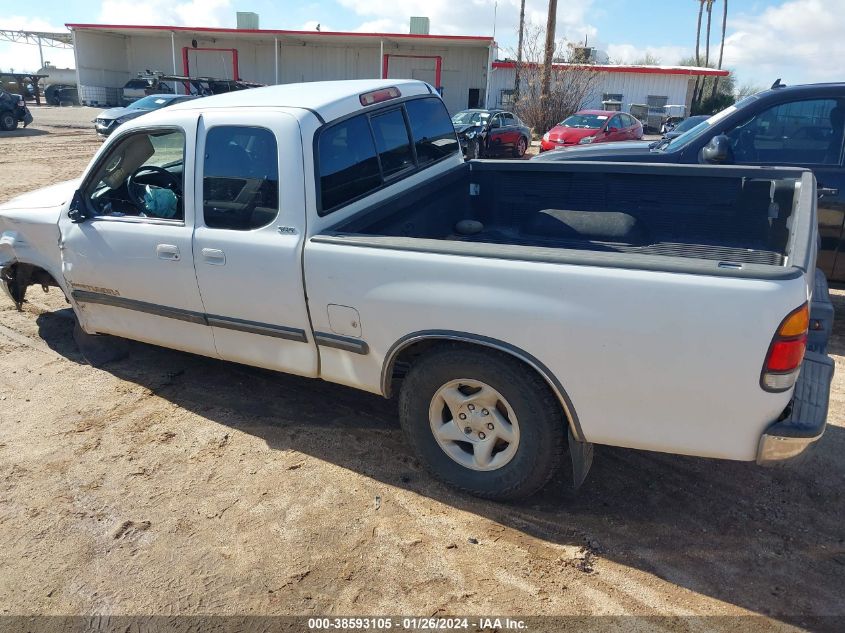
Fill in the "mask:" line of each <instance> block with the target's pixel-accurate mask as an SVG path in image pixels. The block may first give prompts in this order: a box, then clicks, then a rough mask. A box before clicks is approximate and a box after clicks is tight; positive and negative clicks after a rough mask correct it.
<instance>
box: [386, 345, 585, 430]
mask: <svg viewBox="0 0 845 633" xmlns="http://www.w3.org/2000/svg"><path fill="white" fill-rule="evenodd" d="M446 346H451V347H456V346H458V347H465V348H467V349H481V350H484V351H486V352H489V353H493V354H504V355H506V356H510V357H511V358H515V359H516V360H518V361H519V362H520V363H521V364H523V365H525V366H526V367H528V368H529V369H530V370H531V371H533V372H534V373H536V374H537V375H539V376H540V377H541V378H542V379H543V381H544V382H545V383H546V384H547V385H548V387H549V389H551V390H552V393H553V394H554V395H555V397H556V398H557V399H558V401H559V403H560V406H561V412H562V413H563V415H564V418H565V419H566V421H567V424H568V426H569V429H570V430H571V431H572V434H573V435H574V436H575V439H577V440H583V437H584V436H583V433H582V432H581V425H580V424H579V422H578V417H577V415H576V414H575V409H574V407H573V406H572V401H571V400H570V399H569V396H568V395H567V393H566V391H564V389H563V387H562V386H561V385H560V383H559V382H558V381H557V379H556V378H555V377H554V375H553V374H552V373H551V372H550V371H549V370H548V369H547V368H546V367H545V366H544V365H543V364H542V363H540V361H538V360H537V359H536V358H534V357H533V356H531V355H530V354H528V353H526V352H523V351H522V350H520V349H518V348H515V347H513V346H511V345H508V344H507V343H504V342H501V341H495V340H494V339H488V338H486V337H474V336H472V335H459V334H457V333H455V334H452V333H449V334H448V335H443V336H436V335H433V336H430V337H422V338H419V339H416V340H415V339H414V337H411V340H410V341H408V342H407V344H405V345H404V346H403V345H402V343H401V341H400V343H398V344H397V345H396V346H394V347H395V348H396V351H392V352H389V353H388V356H387V358H386V360H385V366H384V371H383V374H382V392H383V393H384V396H385V397H386V398H390V397H391V396H392V395H393V394H394V393H396V392H398V391H399V389H400V387H401V384H402V380H403V379H404V377H405V375H406V374H407V373H408V370H409V369H410V368H411V365H413V364H414V362H415V361H416V360H417V359H418V358H420V357H422V356H424V355H425V354H428V353H430V352H431V351H433V350H435V349H439V348H441V347H446Z"/></svg>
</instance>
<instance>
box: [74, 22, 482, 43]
mask: <svg viewBox="0 0 845 633" xmlns="http://www.w3.org/2000/svg"><path fill="white" fill-rule="evenodd" d="M65 26H66V27H67V28H69V29H90V30H100V31H108V30H115V29H133V30H151V31H190V32H193V33H232V34H235V33H253V34H257V35H261V34H266V35H317V36H319V37H332V36H345V37H384V38H391V39H396V38H403V39H423V40H426V39H428V40H478V41H483V42H492V41H493V38H492V37H484V36H481V35H417V34H415V33H357V32H350V31H286V30H279V29H224V28H216V27H208V26H160V25H155V26H143V25H139V24H65Z"/></svg>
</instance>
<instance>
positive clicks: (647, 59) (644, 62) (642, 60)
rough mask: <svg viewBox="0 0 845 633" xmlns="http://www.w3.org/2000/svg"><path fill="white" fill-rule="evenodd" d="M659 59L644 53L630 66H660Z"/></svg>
mask: <svg viewBox="0 0 845 633" xmlns="http://www.w3.org/2000/svg"><path fill="white" fill-rule="evenodd" d="M660 64H661V61H660V58H659V57H657V56H656V55H652V54H651V53H646V54H645V55H643V56H642V57H638V58H637V59H635V60H634V61H632V62H631V65H632V66H660Z"/></svg>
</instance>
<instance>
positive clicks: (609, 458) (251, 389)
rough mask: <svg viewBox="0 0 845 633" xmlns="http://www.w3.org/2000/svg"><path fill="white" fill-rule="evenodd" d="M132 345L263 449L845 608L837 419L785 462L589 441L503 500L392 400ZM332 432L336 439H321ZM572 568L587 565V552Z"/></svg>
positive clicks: (157, 389) (69, 349)
mask: <svg viewBox="0 0 845 633" xmlns="http://www.w3.org/2000/svg"><path fill="white" fill-rule="evenodd" d="M840 307H842V308H845V305H843V306H840ZM68 316H69V315H68V311H59V312H54V313H45V314H42V315H41V316H39V317H38V326H39V331H40V334H41V336H42V338H43V340H44V341H45V342H46V343H47V344H48V345H49V346H50V347H51V348H52V349H53V350H55V351H57V352H58V353H60V354H62V355H63V356H65V357H66V358H68V359H70V360H72V361H74V362H77V363H84V362H85V361H84V359H83V358H82V356H81V354H80V353H79V351H78V349H77V348H76V345H75V343H74V341H73V338H72V334H71V331H72V324H73V317H72V315H70V318H68ZM843 331H845V328H838V331H837V332H835V335H834V338H833V340H832V342H831V343H832V348H833V349H832V350H831V351H832V352H833V353H836V354H845V337H843ZM130 350H131V352H130V357H129V358H128V359H124V360H122V361H117V362H113V363H110V364H108V365H106V366H105V367H104V368H103V369H104V370H105V371H108V372H110V373H111V374H113V375H115V376H117V377H119V378H120V379H122V380H126V381H130V382H132V383H135V384H138V385H143V386H144V387H146V388H148V389H149V390H151V391H152V392H154V393H155V394H156V395H158V396H159V397H162V398H165V399H167V400H169V401H170V402H172V403H173V404H175V405H178V406H179V407H181V408H183V409H186V410H188V411H191V412H194V413H196V414H198V415H200V416H203V417H205V418H207V419H210V420H213V421H214V422H216V423H219V424H223V425H226V426H229V427H231V428H233V429H237V430H239V431H242V432H244V433H249V434H251V435H254V436H257V437H259V438H261V439H263V440H264V441H265V442H266V443H267V445H268V446H269V447H270V448H272V449H279V450H280V449H284V450H295V451H298V452H301V453H303V454H306V455H309V456H313V457H315V458H318V459H320V460H325V461H327V462H330V463H333V464H336V465H338V466H341V467H343V468H346V469H349V470H351V471H354V472H356V473H360V474H362V475H365V476H367V477H371V478H373V479H374V480H377V481H380V482H383V483H386V484H389V485H391V486H397V487H402V488H405V489H408V490H411V491H413V492H415V493H418V494H420V495H425V496H427V497H430V498H432V499H436V500H437V501H439V502H442V503H444V504H448V505H450V506H453V507H456V508H460V509H461V510H464V511H469V512H472V513H475V514H477V515H479V516H482V517H485V518H487V519H489V520H491V521H494V522H496V523H499V524H501V525H504V526H507V527H510V528H513V529H515V530H518V531H520V532H523V533H524V534H527V535H530V536H531V537H534V538H536V539H540V540H543V541H547V542H551V543H557V544H567V545H573V546H576V547H579V548H582V552H583V554H584V557H585V558H584V560H586V561H588V562H589V560H592V559H594V558H599V559H600V558H606V559H608V560H611V561H615V562H616V563H619V564H622V565H625V566H630V567H635V568H637V569H639V570H642V571H644V572H647V573H649V574H654V575H656V576H658V577H660V578H662V579H664V580H666V581H668V582H671V583H673V584H676V585H678V586H681V587H685V588H687V589H689V590H691V591H694V592H697V593H700V594H704V595H706V596H710V597H712V598H716V599H719V600H722V601H724V602H726V603H729V604H733V605H736V606H738V607H741V608H743V609H748V610H750V611H752V612H756V613H760V614H765V615H769V616H772V617H776V618H778V619H781V620H783V621H785V622H788V623H791V624H795V625H799V626H806V627H809V628H811V629H817V630H820V629H829V630H834V629H835V626H834V624H836V622H834V621H833V620H824V619H822V620H818V619H814V617H815V616H820V615H828V614H842V612H843V601H842V593H841V591H842V589H841V588H842V587H843V586H845V528H843V526H845V503H843V493H842V482H843V481H845V477H844V476H845V460H843V459H842V455H843V454H845V432H843V429H842V428H841V427H836V426H831V427H829V428H828V431H827V434H826V436H825V437H824V439H823V441H821V442H820V444H819V445H818V446H817V447H816V450H815V451H814V452H813V454H811V455H810V456H809V458H808V459H806V460H805V461H804V462H803V463H801V464H800V465H798V466H795V467H792V468H789V469H780V468H773V469H764V468H759V467H756V466H755V465H753V464H745V463H735V462H724V461H715V460H707V459H698V458H690V457H681V456H673V455H663V454H657V453H647V452H643V451H634V450H623V449H615V448H609V447H597V450H596V458H595V463H594V466H593V469H592V472H591V474H590V476H589V478H588V479H587V482H586V484H585V485H584V487H583V488H582V489H581V490H580V491H578V492H577V493H576V492H573V491H572V490H571V489H570V488H569V486H568V474H567V473H562V474H561V475H560V476H559V477H558V478H557V479H556V480H554V481H553V482H552V483H551V484H550V485H549V486H548V487H547V488H546V490H545V491H544V492H542V493H541V494H540V495H538V496H536V497H535V498H532V499H530V500H528V501H527V502H524V503H520V504H513V505H503V504H496V503H491V502H485V501H481V500H478V499H475V498H472V497H469V496H466V495H463V494H460V493H457V492H455V491H453V490H452V489H450V488H448V487H446V486H444V485H442V484H440V483H439V482H437V481H435V480H434V479H432V478H431V477H430V476H429V475H428V474H427V473H426V472H425V471H424V470H423V469H422V467H421V465H420V464H419V463H418V462H417V461H416V459H415V458H414V457H413V456H412V455H411V454H410V452H409V450H408V449H407V447H406V445H405V442H404V440H403V437H402V434H401V431H400V429H399V425H398V422H397V419H396V407H395V403H394V402H390V401H386V400H384V399H382V398H380V397H378V396H374V395H370V394H365V393H362V392H359V391H356V390H353V389H349V388H345V387H341V386H336V385H332V384H329V383H325V382H321V381H318V380H309V379H303V378H297V377H293V376H288V375H283V374H277V373H274V372H270V371H265V370H260V369H254V368H250V367H245V366H242V365H236V364H233V363H226V362H222V361H216V360H211V359H207V358H202V357H198V356H193V355H190V354H184V353H181V352H174V351H172V350H167V349H163V348H158V347H154V346H150V345H144V344H140V343H130ZM331 430H337V432H338V433H327V431H331ZM339 433H342V434H343V437H344V441H343V442H334V441H331V442H327V441H326V437H327V436H336V435H337V434H339ZM582 571H583V573H594V572H593V571H592V569H591V566H590V565H589V564H587V565H583V569H582ZM634 591H636V590H634ZM643 599H646V598H645V597H643Z"/></svg>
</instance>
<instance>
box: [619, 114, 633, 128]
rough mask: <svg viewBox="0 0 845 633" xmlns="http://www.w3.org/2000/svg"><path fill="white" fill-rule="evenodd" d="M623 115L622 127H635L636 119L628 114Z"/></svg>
mask: <svg viewBox="0 0 845 633" xmlns="http://www.w3.org/2000/svg"><path fill="white" fill-rule="evenodd" d="M621 116H622V127H633V126H634V119H632V118H631V116H630V115H628V114H623V115H621Z"/></svg>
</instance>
